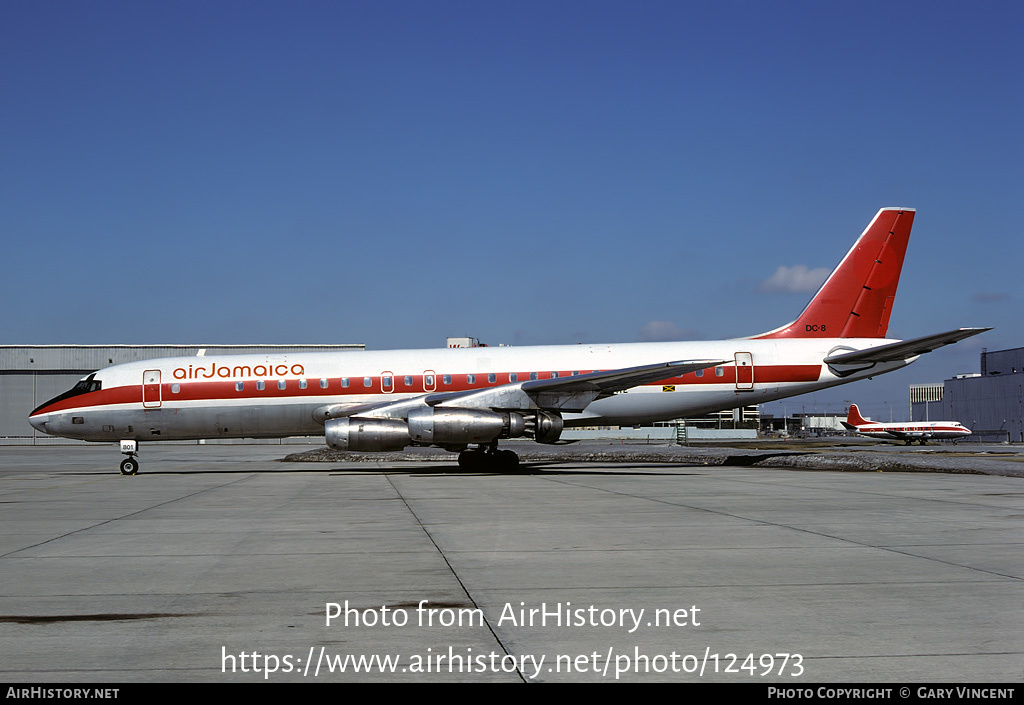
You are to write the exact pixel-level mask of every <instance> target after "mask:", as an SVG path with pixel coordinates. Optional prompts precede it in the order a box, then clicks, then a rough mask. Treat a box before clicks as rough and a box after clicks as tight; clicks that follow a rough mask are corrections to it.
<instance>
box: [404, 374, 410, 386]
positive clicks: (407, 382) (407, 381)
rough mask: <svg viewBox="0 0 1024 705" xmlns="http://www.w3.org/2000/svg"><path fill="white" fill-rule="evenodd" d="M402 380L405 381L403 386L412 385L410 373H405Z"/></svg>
mask: <svg viewBox="0 0 1024 705" xmlns="http://www.w3.org/2000/svg"><path fill="white" fill-rule="evenodd" d="M402 381H403V382H405V386H406V387H411V386H412V375H406V376H405V378H404V379H403V380H402Z"/></svg>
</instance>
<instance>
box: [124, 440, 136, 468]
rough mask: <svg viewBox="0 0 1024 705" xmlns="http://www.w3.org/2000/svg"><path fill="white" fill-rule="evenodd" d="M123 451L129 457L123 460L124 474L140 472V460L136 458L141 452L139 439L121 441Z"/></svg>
mask: <svg viewBox="0 0 1024 705" xmlns="http://www.w3.org/2000/svg"><path fill="white" fill-rule="evenodd" d="M121 452H122V453H124V454H125V455H127V456H128V457H127V458H125V459H124V460H122V461H121V474H122V475H137V474H138V472H139V461H138V460H136V459H135V455H136V453H138V452H139V442H138V441H121Z"/></svg>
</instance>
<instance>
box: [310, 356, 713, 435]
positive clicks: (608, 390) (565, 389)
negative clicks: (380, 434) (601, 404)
mask: <svg viewBox="0 0 1024 705" xmlns="http://www.w3.org/2000/svg"><path fill="white" fill-rule="evenodd" d="M727 362H729V361H728V360H679V361H675V362H659V363H655V364H653V365H639V366H637V367H624V368H620V369H615V370H602V371H598V372H588V373H587V374H582V375H572V376H570V377H556V378H554V379H536V380H527V381H524V382H511V383H509V384H503V385H501V386H500V387H489V388H487V389H474V390H466V391H460V392H438V393H428V394H421V395H418V396H415V397H409V398H405V399H396V400H395V401H385V402H373V403H369V404H329V405H325V406H322V407H320V408H319V409H317V410H316V411H314V412H313V417H314V418H316V419H317V420H318V421H321V422H323V421H325V420H326V419H333V418H339V417H343V416H369V417H374V418H405V417H406V416H408V414H409V411H410V410H412V409H414V408H418V407H422V406H443V407H459V408H466V409H546V410H552V411H570V412H573V411H583V410H584V409H586V408H587V406H588V405H589V404H590V403H591V402H592V401H594V400H595V399H598V398H603V397H606V396H610V395H612V394H614V393H615V392H621V391H624V390H626V389H629V388H631V387H636V386H639V385H641V384H647V383H649V382H657V381H658V380H663V379H668V378H670V377H680V376H682V375H684V374H687V373H688V372H693V371H695V370H702V369H705V368H707V367H714V366H716V365H722V364H726V363H727Z"/></svg>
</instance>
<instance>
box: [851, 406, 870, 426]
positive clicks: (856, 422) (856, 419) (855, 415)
mask: <svg viewBox="0 0 1024 705" xmlns="http://www.w3.org/2000/svg"><path fill="white" fill-rule="evenodd" d="M867 423H871V422H870V421H868V420H867V419H866V418H864V417H863V416H861V415H860V409H858V408H857V405H856V404H850V411H849V413H847V414H846V424H848V425H849V426H863V425H864V424H867Z"/></svg>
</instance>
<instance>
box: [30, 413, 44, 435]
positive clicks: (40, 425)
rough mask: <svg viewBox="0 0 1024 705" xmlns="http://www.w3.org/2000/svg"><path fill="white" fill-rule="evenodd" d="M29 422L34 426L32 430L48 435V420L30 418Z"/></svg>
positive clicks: (40, 417)
mask: <svg viewBox="0 0 1024 705" xmlns="http://www.w3.org/2000/svg"><path fill="white" fill-rule="evenodd" d="M28 422H29V423H30V424H32V428H34V429H35V430H37V431H41V432H42V433H46V419H45V418H43V417H42V416H29V417H28Z"/></svg>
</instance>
